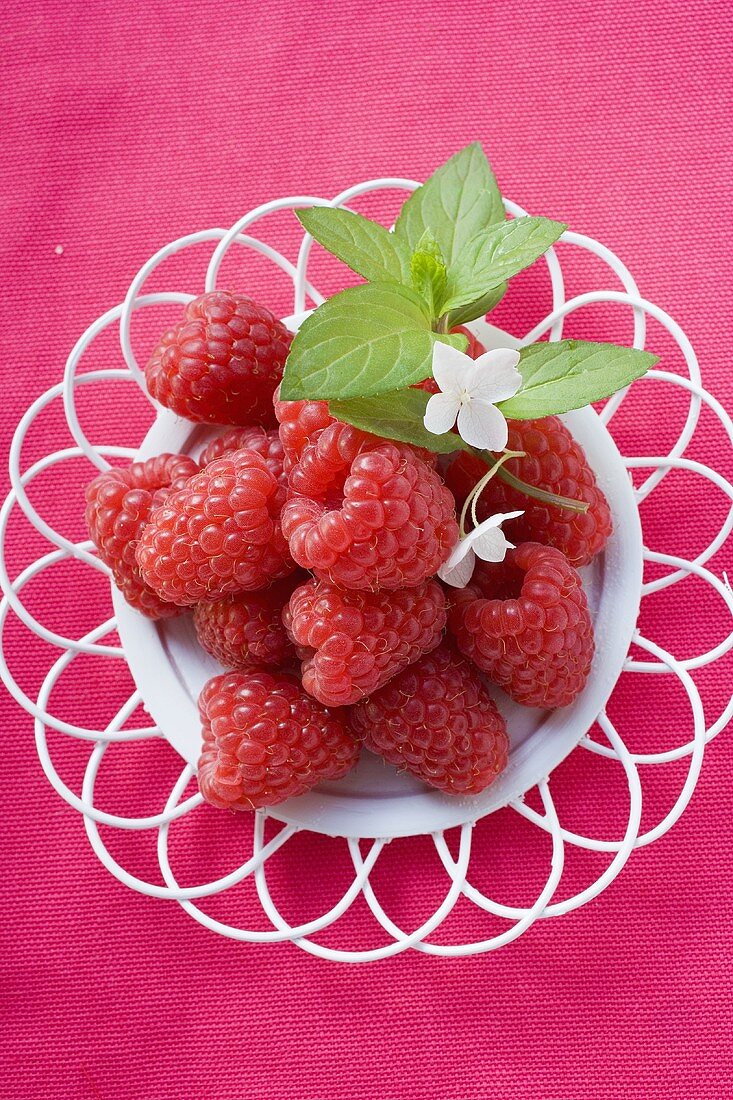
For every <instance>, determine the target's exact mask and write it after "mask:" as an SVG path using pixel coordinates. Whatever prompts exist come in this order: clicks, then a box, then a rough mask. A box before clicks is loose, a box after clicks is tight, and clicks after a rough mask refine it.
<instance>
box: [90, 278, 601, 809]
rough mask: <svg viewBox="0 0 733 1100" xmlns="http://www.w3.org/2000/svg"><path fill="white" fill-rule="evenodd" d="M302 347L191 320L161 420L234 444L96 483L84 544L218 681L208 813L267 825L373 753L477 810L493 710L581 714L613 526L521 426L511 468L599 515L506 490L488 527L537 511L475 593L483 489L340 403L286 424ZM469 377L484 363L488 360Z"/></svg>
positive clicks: (211, 702)
mask: <svg viewBox="0 0 733 1100" xmlns="http://www.w3.org/2000/svg"><path fill="white" fill-rule="evenodd" d="M290 339H291V337H290V334H289V333H288V332H287V330H286V329H285V328H284V326H283V325H282V324H281V323H280V322H279V321H278V320H277V319H276V318H275V317H274V316H273V315H272V314H271V313H270V312H269V311H268V310H267V309H265V308H264V307H262V306H260V305H258V304H256V303H255V302H253V301H252V300H251V299H249V298H247V297H245V296H244V295H242V294H237V293H229V292H224V291H215V292H212V293H208V294H204V295H202V296H201V297H199V298H197V299H196V300H195V301H193V302H191V303H190V304H189V305H188V306H187V307H186V309H185V313H184V316H183V318H182V320H181V321H180V322H179V323H178V324H177V325H175V326H174V327H173V328H172V329H171V330H170V331H168V332H167V333H166V334H165V335H164V336H163V338H162V340H161V341H160V344H159V345H158V347H157V348H156V350H155V351H154V353H153V355H152V358H151V359H150V362H149V363H148V365H147V368H146V380H147V385H148V388H149V390H150V393H151V394H152V396H153V397H154V398H155V399H156V400H157V401H158V402H160V403H161V404H162V405H164V406H166V407H167V408H169V409H171V410H173V411H174V412H175V413H177V414H178V415H179V416H182V417H185V418H187V419H188V420H191V421H196V422H207V423H212V424H216V425H220V426H222V432H221V434H220V435H219V436H218V438H216V439H215V440H214V442H213V443H211V444H210V445H209V446H208V447H207V448H206V450H205V451H204V452H203V454H201V455H200V456H199V458H198V459H194V458H192V457H190V456H189V455H180V454H178V455H174V454H162V455H158V456H157V457H156V458H151V459H148V460H147V461H145V462H134V463H132V465H130V466H127V467H114V468H112V469H110V470H108V471H106V472H105V473H102V474H100V475H99V476H98V477H96V478H95V479H94V481H92V482H91V484H90V485H89V486H88V488H87V491H86V501H87V505H86V522H87V525H88V527H89V532H90V535H91V537H92V539H93V540H94V543H95V545H96V547H97V549H98V551H99V554H100V557H101V558H102V559H103V561H105V562H106V563H107V565H108V566H109V567H110V569H111V571H112V575H113V578H114V581H115V583H116V584H117V586H118V587H119V589H120V590H121V591H122V593H123V594H124V596H125V599H126V600H127V601H128V602H129V603H130V604H132V606H133V607H135V608H137V610H138V611H140V612H141V613H142V614H144V615H147V616H149V617H150V618H152V619H163V618H166V617H168V616H172V615H177V614H179V613H181V612H184V611H188V610H190V611H192V612H193V618H194V622H195V626H196V631H197V635H198V638H199V641H200V642H201V645H202V646H203V647H204V648H205V649H206V650H207V651H208V652H209V653H211V654H212V655H213V656H214V657H215V658H216V659H217V660H218V661H219V662H220V663H221V665H222V666H223V671H222V673H221V675H218V676H215V677H214V678H213V679H212V680H210V681H209V682H208V683H207V684H206V686H205V687H204V690H203V691H202V693H201V696H200V699H199V709H200V714H201V724H202V736H203V745H202V750H201V758H200V761H199V768H198V780H199V785H200V788H201V791H202V793H203V795H204V798H205V799H206V800H207V801H208V802H210V803H211V804H212V805H214V806H218V807H221V808H230V809H234V810H252V809H257V808H259V807H266V806H272V805H274V804H276V803H278V802H281V801H283V800H284V799H286V798H290V797H292V796H294V795H299V794H303V793H304V792H306V791H308V790H310V789H311V788H312V787H314V786H315V785H316V784H317V783H319V782H321V781H322V780H335V779H338V778H340V777H341V776H344V775H345V774H346V773H347V772H348V771H350V769H351V768H353V767H354V766H355V764H356V762H357V760H358V758H359V754H360V751H361V747H362V745H364V746H365V747H366V748H367V749H369V750H370V751H371V752H374V753H378V754H379V755H380V756H382V757H383V758H384V759H385V760H386V761H388V762H389V763H390V764H392V765H394V766H395V767H397V768H399V769H402V770H407V771H409V772H411V773H412V774H413V775H415V776H417V777H419V779H421V780H422V781H423V782H425V783H427V784H429V785H430V786H431V787H434V788H437V789H438V790H440V791H443V792H445V793H446V794H451V795H456V796H467V795H474V794H477V793H478V792H480V791H482V790H484V789H485V788H486V787H487V786H488V785H489V784H490V783H491V782H492V781H493V780H494V779H495V778H496V776H497V775H498V774H499V773H500V772H501V771H502V769H503V768H504V767H505V765H506V761H507V751H508V744H509V743H508V739H507V732H506V725H505V722H504V718H503V717H502V715H501V714H500V712H499V710H498V709H497V707H496V705H495V703H494V702H493V700H492V698H491V696H490V695H489V693H488V691H487V689H486V681H487V680H489V681H492V682H493V683H495V684H497V685H499V686H500V687H501V688H502V689H503V690H504V691H505V692H506V693H507V695H508V696H510V697H511V698H512V699H514V700H516V701H517V702H518V703H522V704H524V705H526V706H530V707H542V708H554V707H564V706H567V705H568V704H569V703H571V702H572V701H573V700H574V699H575V698H576V697H577V696H578V694H579V693H580V692H581V691H582V690H583V687H584V684H585V682H586V679H587V676H588V672H589V669H590V665H591V660H592V657H593V648H594V646H593V628H592V624H591V620H590V616H589V613H588V605H587V601H586V597H585V593H584V591H583V587H582V584H581V578H580V576H579V574H578V572H577V567H578V566H582V565H585V564H587V563H588V562H589V561H590V560H591V559H592V558H593V557H594V555H595V554H597V553H598V552H599V551H600V550H601V549H602V548H603V546H604V545H605V543H606V541H607V539H608V537H609V535H610V533H611V517H610V512H609V508H608V504H607V502H606V500H605V498H604V496H603V493H602V492H601V490H600V489H599V488H598V486H597V485H596V481H595V477H594V475H593V472H592V471H591V469H590V468H589V466H588V463H587V461H586V458H585V455H584V453H583V451H582V449H581V448H580V447H579V445H578V444H577V443H576V442H575V441H574V440H573V438H572V436H571V435H570V433H569V432H568V431H567V429H566V428H565V427H564V425H563V424H562V423H561V422H560V421H559V420H558V419H557V418H556V417H546V418H545V419H543V420H534V421H526V420H525V421H514V422H510V433H509V444H508V446H509V448H510V449H512V450H515V451H523V452H525V456H524V457H523V458H516V459H512V460H511V461H510V462H509V463H507V468H508V469H509V470H511V471H512V472H513V473H514V474H515V475H516V476H517V477H519V478H521V479H522V480H523V481H525V482H526V483H530V484H533V485H535V486H538V487H539V488H542V489H545V490H549V491H553V492H555V493H559V494H562V495H563V496H567V497H575V498H577V499H580V500H583V501H585V502H586V503H587V504H588V505H589V507H588V510H587V512H585V513H584V514H580V513H575V512H570V511H567V510H563V509H560V508H557V507H554V506H548V505H545V504H541V503H538V502H537V501H535V500H534V499H529V498H528V497H526V496H524V495H522V494H521V493H519V492H517V491H516V490H514V489H512V488H509V487H507V485H506V484H505V483H504V482H502V481H500V480H498V479H496V478H495V479H493V480H492V481H491V482H490V483H489V484H488V486H487V488H486V490H485V491H484V492H483V494H482V495H481V497H480V499H479V502H478V517H479V519H482V518H484V517H485V516H486V515H490V514H492V513H494V512H497V511H502V512H505V511H512V510H516V509H518V508H522V509H524V514H523V515H522V516H521V517H520V518H518V519H515V520H512V521H511V522H510V523H507V526H506V533H507V536H508V538H509V539H510V540H512V541H513V542H515V543H516V544H517V547H516V549H515V550H512V551H510V552H509V553H508V554H507V557H506V560H505V562H504V563H503V564H501V565H489V564H486V563H484V562H478V564H477V567H476V570H475V572H474V575H473V578H472V581H471V583H470V584H469V585H468V586H467V587H466V588H464V589H452V588H446V587H444V586H443V585H442V584H441V582H440V581H439V580H438V579H437V576H436V574H437V571H438V569H439V567H440V566H441V564H442V563H443V562H444V561H445V560H446V559H447V557H448V556H449V554H450V552H451V550H452V548H453V546H454V545H455V543H456V540H457V538H458V524H457V520H456V510H457V508H458V509H459V510H460V505H461V504H462V503H463V501H464V500H465V499H466V496H467V495H468V493H469V492H470V491H471V489H472V488H473V487H474V485H475V484H476V483H477V482H478V480H479V479H480V478H481V476H482V475H483V473H485V471H486V466H485V465H484V464H483V463H482V462H481V460H480V459H478V458H474V457H473V456H472V455H468V454H465V453H464V454H461V455H460V457H458V458H455V459H454V460H453V461H452V462H451V464H450V465H449V466H448V468H447V470H445V471H444V474H445V480H444V478H443V477H442V476H441V475H440V474H439V473H438V470H437V468H436V458H435V456H434V455H431V454H428V453H427V452H425V451H421V450H418V449H417V448H415V447H412V446H409V445H407V444H404V443H396V442H394V441H391V440H387V439H381V438H378V437H376V436H372V435H368V434H366V433H365V432H363V431H360V430H358V429H356V428H354V427H351V426H350V425H348V424H343V423H341V422H339V421H337V420H335V419H334V418H333V417H332V416H330V414H329V410H328V405H327V403H326V402H324V401H290V402H289V401H281V400H279V394H278V385H279V382H280V380H281V378H282V372H283V367H284V365H285V361H286V358H287V355H288V349H289V346H290ZM471 346H472V349H473V352H474V353H475V354H480V352H481V351H482V350H483V349H482V348H481V347H480V345H478V344H477V342H476V341H475V340H474V341H473V344H472V345H471Z"/></svg>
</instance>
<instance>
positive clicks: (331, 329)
mask: <svg viewBox="0 0 733 1100" xmlns="http://www.w3.org/2000/svg"><path fill="white" fill-rule="evenodd" d="M436 341H440V342H442V343H445V344H452V346H453V347H456V348H459V350H461V351H464V350H465V348H466V344H467V341H466V337H465V336H462V335H460V334H457V335H455V336H444V335H442V334H439V333H436V332H433V331H432V330H431V328H430V317H429V316H428V314H427V311H426V308H425V304H424V302H422V301H421V299H420V298H419V297H418V295H417V294H416V293H415V292H414V290H409V289H408V288H407V287H402V286H396V285H394V284H388V283H365V284H362V285H361V286H355V287H351V288H349V289H348V290H342V291H341V293H340V294H336V295H334V297H333V298H329V299H328V301H326V302H324V303H323V305H321V306H319V307H318V309H317V310H315V312H314V313H312V314H311V316H310V317H308V318H307V319H306V320H305V321H304V322H303V324H302V326H301V328H300V330H299V331H298V333H297V335H296V336H295V339H294V340H293V343H292V346H291V348H290V354H289V355H288V358H287V363H286V366H285V373H284V375H283V380H282V384H281V388H280V394H281V396H282V398H283V399H284V400H286V401H300V400H303V399H304V398H312V399H320V398H346V397H366V396H371V395H373V394H378V393H388V392H389V391H390V390H398V389H402V387H403V386H410V385H412V384H413V383H414V382H420V381H421V380H422V379H423V378H427V377H428V376H429V375H430V373H431V369H432V356H433V347H434V345H435V343H436Z"/></svg>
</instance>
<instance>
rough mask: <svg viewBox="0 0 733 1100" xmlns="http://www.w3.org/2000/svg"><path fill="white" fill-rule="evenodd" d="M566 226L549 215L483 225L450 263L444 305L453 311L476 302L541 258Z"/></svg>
mask: <svg viewBox="0 0 733 1100" xmlns="http://www.w3.org/2000/svg"><path fill="white" fill-rule="evenodd" d="M566 229H567V226H566V225H563V224H562V223H561V222H553V221H550V219H549V218H515V219H514V221H510V222H502V223H501V224H500V225H492V226H489V227H487V228H486V229H483V230H482V231H481V232H480V233H478V234H477V235H476V236H475V237H473V238H472V239H471V240H470V241H468V242H467V243H466V245H465V247H464V249H463V251H462V252H461V254H460V256H459V257H458V259H457V260H456V261H455V262H454V263H453V264H452V265H451V268H450V271H449V272H448V290H447V297H446V300H445V301H444V302H443V309H444V310H446V312H450V311H451V310H457V309H459V308H461V307H465V306H469V305H471V303H475V302H476V301H477V300H478V299H479V298H480V297H481V295H483V294H485V293H486V292H487V291H490V290H494V289H496V288H497V287H499V286H501V284H502V283H503V282H505V281H506V280H507V279H511V277H512V276H513V275H517V274H519V272H520V271H523V270H524V268H525V267H529V266H530V265H531V264H533V263H534V262H535V260H538V259H539V258H540V256H542V255H543V254H544V253H545V252H547V249H548V248H550V247H551V246H552V245H553V244H554V243H555V241H556V240H557V239H558V238H559V237H560V236H561V234H562V233H564V232H565V230H566ZM476 316H477V314H475V313H474V314H473V317H469V318H468V319H469V320H473V319H474V317H476Z"/></svg>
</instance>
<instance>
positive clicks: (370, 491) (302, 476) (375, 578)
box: [282, 423, 458, 591]
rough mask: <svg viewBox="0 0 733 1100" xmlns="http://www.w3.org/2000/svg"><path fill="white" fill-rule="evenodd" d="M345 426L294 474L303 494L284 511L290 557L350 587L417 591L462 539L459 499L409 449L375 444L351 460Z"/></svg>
mask: <svg viewBox="0 0 733 1100" xmlns="http://www.w3.org/2000/svg"><path fill="white" fill-rule="evenodd" d="M345 427H347V426H346V425H343V424H338V423H335V424H332V425H330V426H329V427H328V428H325V429H324V430H323V432H322V433H321V435H320V436H319V438H318V440H317V442H316V443H315V444H310V445H309V446H308V447H306V449H305V450H304V452H303V454H302V456H301V460H300V462H299V463H298V464H297V465H296V466H295V467H294V468H293V469H292V470H291V471H290V487H291V492H292V493H297V494H302V495H297V496H293V497H292V498H291V499H290V500H289V501H288V502H287V504H286V505H285V507H284V508H283V511H282V528H283V532H284V534H285V536H286V538H287V539H288V540H289V543H290V553H291V554H292V556H293V558H294V559H295V561H296V562H297V563H298V565H302V566H304V567H305V568H307V569H311V570H312V571H313V572H314V573H315V574H316V576H317V577H319V578H320V579H322V580H327V581H330V582H331V583H332V584H336V585H339V586H341V587H343V588H353V589H369V590H371V591H377V590H378V589H387V588H406V587H414V586H415V585H417V584H420V583H421V582H422V581H424V580H425V579H426V578H427V577H430V576H432V575H433V574H434V573H436V572H437V570H438V568H439V567H440V565H441V564H442V563H443V562H444V561H445V560H446V558H447V557H448V555H449V554H450V552H451V549H452V547H453V545H454V544H455V542H456V539H457V538H458V526H457V524H456V518H455V510H454V507H453V497H452V496H451V494H450V493H449V492H448V490H447V489H446V488H445V486H444V485H443V482H442V481H441V479H440V477H439V476H438V474H437V473H436V472H435V470H433V469H432V468H431V467H430V466H428V465H427V463H425V462H424V461H423V460H422V459H421V458H420V457H419V456H418V455H417V454H416V453H415V451H414V449H413V448H411V447H408V446H406V445H402V444H396V443H390V442H384V443H381V444H376V445H374V446H373V447H372V448H371V449H370V450H367V451H364V452H363V453H357V455H356V457H354V458H353V460H352V459H351V453H350V451H349V450H348V449H347V448H346V447H345V446H344V442H345V441H346V442H349V441H352V440H353V437H352V436H351V435H350V433H349V432H346V431H344V430H343V429H344V428H345ZM344 452H345V453H344ZM311 459H312V461H311ZM345 474H346V475H347V476H346V477H345V479H344V475H345Z"/></svg>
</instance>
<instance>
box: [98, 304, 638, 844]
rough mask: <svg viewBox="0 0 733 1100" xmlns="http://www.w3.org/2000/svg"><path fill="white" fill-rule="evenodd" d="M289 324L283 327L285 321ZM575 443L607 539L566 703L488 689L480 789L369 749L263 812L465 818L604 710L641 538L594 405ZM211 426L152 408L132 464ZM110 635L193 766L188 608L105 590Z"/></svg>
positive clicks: (590, 572)
mask: <svg viewBox="0 0 733 1100" xmlns="http://www.w3.org/2000/svg"><path fill="white" fill-rule="evenodd" d="M288 323H290V322H288ZM471 328H472V329H473V330H474V331H475V332H476V335H477V336H478V337H479V339H481V340H482V342H483V343H484V344H485V345H486V346H487V347H488V346H504V347H506V346H516V341H515V339H514V338H513V337H511V336H509V335H508V334H507V333H502V332H500V331H499V330H497V329H495V328H493V327H492V326H490V325H487V324H485V323H483V322H475V323H473V324H472V325H471ZM563 420H564V421H565V423H566V424H567V425H568V428H569V429H570V431H571V432H572V433H573V435H574V436H575V438H576V439H577V440H578V442H579V443H580V444H581V445H582V446H583V448H584V449H585V452H586V455H587V456H588V461H589V462H590V464H591V466H592V468H593V470H594V471H595V474H596V477H597V479H598V482H599V484H600V486H601V488H602V489H603V491H604V493H605V494H606V497H607V499H608V502H609V504H610V507H611V511H612V514H613V520H614V534H613V535H612V537H611V539H610V541H609V543H608V546H607V547H606V549H605V551H604V552H603V554H601V555H599V556H598V557H597V558H596V559H595V561H594V562H593V563H592V564H591V565H590V566H588V567H586V568H585V569H583V570H582V571H581V572H582V574H583V581H584V584H585V586H586V591H587V594H588V600H589V603H590V607H591V613H592V615H593V622H594V627H595V636H596V655H595V658H594V662H593V667H592V670H591V674H590V677H589V679H588V683H587V685H586V687H585V690H584V691H583V693H582V695H581V696H580V698H578V699H577V700H576V702H575V703H573V705H572V706H570V707H566V708H564V709H562V710H557V711H542V710H535V709H532V708H528V707H522V706H519V705H518V704H516V703H513V702H512V701H511V700H510V699H508V698H507V696H506V695H504V693H503V692H501V691H499V690H496V689H493V688H492V694H493V695H494V698H495V699H496V702H497V705H498V707H499V709H500V710H501V712H502V713H503V714H504V716H505V718H506V722H507V728H508V731H509V739H510V743H511V747H510V753H509V763H508V766H507V768H506V770H505V771H504V772H503V774H502V775H500V776H499V778H498V779H497V780H496V782H495V783H494V784H493V785H492V786H491V787H489V788H488V790H486V791H484V792H483V793H482V794H480V795H477V796H474V797H471V798H454V797H451V796H450V795H444V794H441V793H440V792H438V791H434V790H431V789H430V788H428V787H426V786H425V785H424V784H423V783H421V782H419V780H417V779H414V778H413V777H412V776H410V775H407V774H404V773H398V772H397V771H396V770H395V769H394V768H392V767H391V766H389V765H387V764H385V763H384V762H383V761H382V760H381V759H379V758H377V757H375V756H373V755H372V754H371V753H368V752H364V753H363V754H362V758H361V761H360V763H359V765H358V767H357V768H356V769H355V770H354V771H353V772H352V773H351V774H350V775H348V776H347V777H346V778H345V779H341V780H339V781H338V782H335V783H322V784H321V785H320V786H319V787H318V788H317V789H315V790H313V791H310V792H309V793H308V794H305V795H301V796H300V797H299V798H293V799H290V800H289V801H287V802H283V803H281V804H280V805H278V806H275V807H273V808H272V809H271V810H269V811H268V813H269V815H270V816H271V817H274V818H276V819H277V820H279V821H284V822H286V823H288V824H292V825H298V826H301V827H303V828H307V829H311V830H314V831H316V832H321V833H325V834H327V835H329V836H349V837H400V836H410V835H414V834H418V833H432V832H435V831H437V830H442V829H447V828H451V827H452V826H456V825H462V824H464V823H465V822H469V821H475V820H477V819H478V818H480V817H484V816H485V815H486V814H489V813H492V812H493V811H494V810H497V809H499V808H501V807H502V806H505V805H506V804H507V803H509V802H511V801H513V800H514V799H516V798H519V797H520V796H521V795H523V794H525V793H526V792H527V791H528V790H530V788H532V787H533V786H535V785H536V784H537V783H538V782H539V781H540V780H542V779H544V778H546V777H547V776H548V775H549V774H550V772H551V771H552V770H553V769H554V768H556V767H557V765H558V764H560V763H561V761H562V760H564V759H565V757H566V756H567V755H568V754H569V753H570V752H572V750H573V749H574V748H575V747H576V746H577V744H578V742H579V741H580V740H581V739H582V737H583V736H584V734H585V733H586V732H587V731H588V730H589V729H590V727H591V726H592V724H593V722H594V721H595V718H596V716H597V715H598V714H599V712H600V711H601V710H602V709H603V707H604V706H605V704H606V702H607V700H608V698H609V696H610V694H611V691H612V690H613V687H614V684H615V683H616V680H617V679H618V677H619V675H620V673H621V669H622V667H623V664H624V660H625V658H626V654H627V651H628V648H629V643H630V641H631V638H632V634H633V632H634V628H635V625H636V620H637V616H638V613H639V603H640V598H641V582H642V569H643V563H642V536H641V524H640V521H639V513H638V509H637V506H636V501H635V499H634V493H633V489H632V486H631V481H630V478H629V474H628V472H627V470H626V468H625V466H624V463H623V460H622V458H621V455H620V454H619V452H618V450H617V448H616V445H615V443H614V442H613V439H612V438H611V436H610V435H609V433H608V431H607V430H606V428H605V427H604V426H603V424H602V423H601V420H600V419H599V417H598V415H597V414H596V413H595V412H594V410H593V409H590V408H585V409H579V410H578V411H576V412H572V413H568V414H567V415H566V416H564V417H563ZM219 431H220V429H213V428H208V427H206V426H204V425H195V424H191V423H189V421H187V420H182V419H181V418H179V417H176V416H173V414H172V413H168V412H162V413H161V414H160V415H159V417H158V419H157V420H156V422H155V424H154V425H153V427H152V428H151V429H150V431H149V432H148V434H147V436H146V437H145V440H144V441H143V444H142V446H141V448H140V450H139V452H138V456H137V457H138V458H139V459H146V458H150V457H151V456H153V455H157V454H161V453H163V452H165V451H168V452H181V453H191V454H194V455H196V454H198V453H199V452H200V451H201V450H202V449H203V447H204V446H205V445H206V443H208V442H209V440H210V439H212V438H213V437H214V436H215V435H216V434H218V433H219ZM112 595H113V601H114V607H115V612H116V615H117V624H118V631H119V635H120V639H121V641H122V645H123V647H124V649H125V655H126V657H127V661H128V663H129V666H130V670H131V672H132V675H133V677H134V680H135V683H136V685H137V687H138V689H139V691H140V694H141V696H142V699H143V701H144V705H145V709H146V710H147V711H148V713H149V714H150V715H151V716H152V718H153V720H154V721H155V723H156V724H157V725H158V726H159V728H160V730H161V732H162V734H163V735H164V736H165V737H166V739H167V740H168V741H169V742H170V744H171V745H172V746H173V748H174V749H175V750H176V752H178V753H180V755H181V756H182V757H183V758H184V760H186V761H187V762H188V763H189V764H192V765H193V766H194V767H195V766H196V764H197V761H198V757H199V751H200V746H201V730H200V724H199V718H198V710H197V705H196V700H197V698H198V695H199V692H200V691H201V689H202V687H203V686H204V684H205V682H206V681H207V680H208V679H209V678H210V677H211V676H214V675H216V674H217V673H218V672H221V666H220V665H219V664H218V663H217V662H216V661H215V660H214V658H213V657H210V656H209V654H208V653H206V652H205V651H204V650H203V649H202V648H201V646H200V645H199V644H198V642H197V639H196V634H195V631H194V628H193V622H192V619H191V616H190V615H183V616H181V617H180V618H176V619H169V620H165V621H163V622H159V623H154V622H151V621H150V620H149V619H146V618H145V617H144V616H143V615H140V614H139V613H138V612H137V611H135V610H133V609H132V608H131V607H130V606H129V605H128V604H127V603H125V601H124V599H123V598H122V595H121V593H120V592H119V591H118V590H117V589H116V588H113V593H112Z"/></svg>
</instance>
